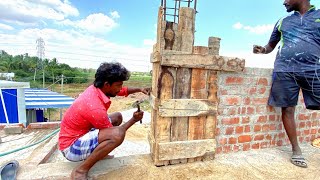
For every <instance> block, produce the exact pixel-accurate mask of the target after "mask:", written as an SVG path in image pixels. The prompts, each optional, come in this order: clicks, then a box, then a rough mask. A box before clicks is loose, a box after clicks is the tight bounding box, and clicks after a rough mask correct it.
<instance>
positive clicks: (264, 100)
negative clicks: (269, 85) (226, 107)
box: [252, 98, 268, 105]
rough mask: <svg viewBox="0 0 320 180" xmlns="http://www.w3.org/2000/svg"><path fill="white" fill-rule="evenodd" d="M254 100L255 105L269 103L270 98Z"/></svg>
mask: <svg viewBox="0 0 320 180" xmlns="http://www.w3.org/2000/svg"><path fill="white" fill-rule="evenodd" d="M252 101H253V103H254V104H255V105H267V102H268V98H254V99H253V100H252Z"/></svg>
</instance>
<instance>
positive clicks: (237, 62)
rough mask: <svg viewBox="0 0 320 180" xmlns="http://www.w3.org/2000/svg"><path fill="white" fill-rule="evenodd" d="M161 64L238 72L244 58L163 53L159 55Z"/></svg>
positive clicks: (241, 69) (243, 64)
mask: <svg viewBox="0 0 320 180" xmlns="http://www.w3.org/2000/svg"><path fill="white" fill-rule="evenodd" d="M161 65H163V66H172V67H185V68H197V69H209V70H221V71H236V72H239V71H243V70H244V68H245V60H244V59H240V58H233V57H224V56H217V55H201V54H192V55H187V54H179V55H174V54H173V55H168V54H163V56H162V57H161Z"/></svg>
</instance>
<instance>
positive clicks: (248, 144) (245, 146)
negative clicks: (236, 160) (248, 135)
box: [242, 143, 250, 151]
mask: <svg viewBox="0 0 320 180" xmlns="http://www.w3.org/2000/svg"><path fill="white" fill-rule="evenodd" d="M242 150H243V151H248V150H250V143H246V144H243V149H242Z"/></svg>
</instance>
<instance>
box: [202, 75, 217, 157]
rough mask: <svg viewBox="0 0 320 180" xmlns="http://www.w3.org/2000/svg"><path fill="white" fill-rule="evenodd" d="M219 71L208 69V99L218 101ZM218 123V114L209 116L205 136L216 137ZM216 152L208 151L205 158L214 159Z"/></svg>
mask: <svg viewBox="0 0 320 180" xmlns="http://www.w3.org/2000/svg"><path fill="white" fill-rule="evenodd" d="M217 76H218V73H217V72H216V71H208V85H207V86H208V92H209V93H208V100H209V101H212V102H216V103H218V102H217V101H218V97H217V90H218V85H217V81H218V78H217ZM216 125H217V115H214V116H210V115H209V116H207V118H206V120H205V129H204V138H205V139H215V133H216ZM214 156H215V153H207V154H206V155H205V156H204V157H203V159H204V160H212V159H214Z"/></svg>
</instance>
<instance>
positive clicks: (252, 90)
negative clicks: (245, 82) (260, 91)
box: [249, 87, 257, 95]
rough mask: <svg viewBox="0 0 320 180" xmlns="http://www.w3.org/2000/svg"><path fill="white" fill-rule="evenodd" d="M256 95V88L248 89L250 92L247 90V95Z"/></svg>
mask: <svg viewBox="0 0 320 180" xmlns="http://www.w3.org/2000/svg"><path fill="white" fill-rule="evenodd" d="M256 93H257V88H256V87H252V88H250V90H249V95H254V94H256Z"/></svg>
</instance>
